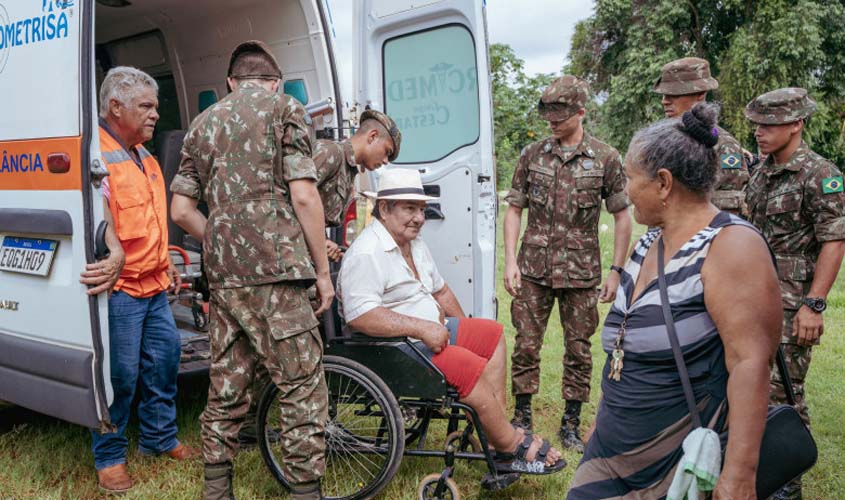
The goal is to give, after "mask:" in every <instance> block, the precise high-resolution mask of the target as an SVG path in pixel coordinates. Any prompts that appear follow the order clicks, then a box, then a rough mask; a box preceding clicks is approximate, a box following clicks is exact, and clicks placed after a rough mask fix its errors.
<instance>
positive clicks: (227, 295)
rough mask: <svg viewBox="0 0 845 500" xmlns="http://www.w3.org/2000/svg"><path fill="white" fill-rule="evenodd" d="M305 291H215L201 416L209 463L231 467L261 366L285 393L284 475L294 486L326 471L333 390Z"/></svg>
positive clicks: (281, 287)
mask: <svg viewBox="0 0 845 500" xmlns="http://www.w3.org/2000/svg"><path fill="white" fill-rule="evenodd" d="M317 325H318V323H317V319H316V317H315V316H314V313H313V311H312V309H311V305H310V303H309V302H308V295H307V292H306V288H304V287H299V286H292V285H290V284H284V283H274V284H270V285H262V286H254V287H243V288H227V289H218V290H212V292H211V317H210V323H209V337H210V341H211V367H210V369H209V376H210V379H211V381H210V385H209V388H208V404H207V406H206V408H205V411H203V413H202V415H201V416H200V423H201V426H202V453H203V460H204V461H205V463H207V464H216V463H222V462H227V461H232V459H233V458H234V456H235V454H236V453H237V449H238V432H239V430H240V428H241V425H242V424H243V421H244V416H245V415H246V414H247V412H248V411H249V409H250V407H251V406H253V403H254V401H253V400H254V399H255V398H256V397H258V396H259V394H258V393H257V392H256V391H255V390H253V385H254V383H255V382H254V378H255V373H256V367H257V366H263V368H264V370H266V373H268V374H269V377H270V379H271V380H272V381H273V383H274V384H276V386H277V387H278V388H279V394H280V396H279V401H280V407H281V413H282V414H281V419H280V427H281V428H280V432H279V433H280V437H281V447H282V450H283V459H284V462H283V463H284V466H283V467H284V468H283V472H284V474H285V477H286V478H288V479H289V480H290V481H291V483H293V484H300V483H309V482H313V481H316V480H319V479H320V477H322V475H323V472H324V471H325V449H326V442H325V424H326V421H327V419H328V408H327V406H328V390H327V388H326V382H325V379H324V376H323V364H322V354H323V352H322V350H323V346H322V341H321V339H320V332H319V329H318V328H317Z"/></svg>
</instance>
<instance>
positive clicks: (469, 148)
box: [354, 0, 497, 318]
mask: <svg viewBox="0 0 845 500" xmlns="http://www.w3.org/2000/svg"><path fill="white" fill-rule="evenodd" d="M355 23H356V26H355V28H354V32H355V36H356V37H357V39H356V43H357V45H356V49H357V61H356V64H355V71H356V75H355V85H356V90H355V100H356V101H357V103H358V105H359V107H362V108H366V107H372V108H375V109H379V110H381V111H384V112H386V113H387V114H388V115H390V116H391V117H392V118H393V119H394V120H395V121H396V124H397V125H398V127H399V129H400V130H401V132H402V148H401V150H400V153H399V157H398V158H397V159H396V161H395V162H394V163H393V165H391V166H390V167H388V168H415V169H418V170H419V171H420V173H421V174H422V179H423V184H424V185H425V188H426V191H427V192H428V194H430V195H435V196H439V198H440V199H439V200H435V201H433V202H430V203H429V206H428V209H427V211H426V219H427V220H426V224H425V226H424V228H423V231H422V238H423V239H424V240H425V241H426V243H427V244H428V246H429V248H430V249H431V252H432V255H433V256H434V259H435V261H436V263H437V266H438V268H439V270H440V272H441V274H442V275H443V277H444V278H445V280H446V282H447V283H448V284H449V286H450V288H452V290H453V291H454V292H455V295H456V296H457V298H458V300H459V301H460V303H461V305H462V306H463V309H464V311H465V312H466V313H467V314H471V315H473V316H476V317H486V318H495V317H496V281H495V280H496V276H495V271H496V258H495V251H496V211H497V200H496V190H495V189H496V178H495V165H494V160H493V114H492V97H491V90H490V75H489V64H488V54H487V28H486V17H485V5H484V2H483V1H482V0H360V1H359V2H356V12H355ZM375 177H376V185H377V177H378V175H377V172H376V175H375Z"/></svg>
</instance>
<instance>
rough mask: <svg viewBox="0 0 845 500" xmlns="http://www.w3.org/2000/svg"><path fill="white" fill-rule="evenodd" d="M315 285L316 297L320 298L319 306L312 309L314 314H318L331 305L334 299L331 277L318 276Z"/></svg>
mask: <svg viewBox="0 0 845 500" xmlns="http://www.w3.org/2000/svg"><path fill="white" fill-rule="evenodd" d="M316 286H317V298H318V299H319V300H320V307H318V308H317V310H316V311H314V314H315V315H317V316H319V315H321V314H323V312H325V311H327V310H328V309H329V307H331V306H332V300H333V299H334V287H333V286H332V279H331V278H330V277H329V276H322V277H319V276H318V277H317V283H316Z"/></svg>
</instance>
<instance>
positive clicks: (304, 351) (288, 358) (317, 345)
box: [276, 328, 323, 380]
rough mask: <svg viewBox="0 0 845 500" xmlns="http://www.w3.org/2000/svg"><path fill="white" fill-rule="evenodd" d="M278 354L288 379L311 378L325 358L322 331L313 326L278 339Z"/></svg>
mask: <svg viewBox="0 0 845 500" xmlns="http://www.w3.org/2000/svg"><path fill="white" fill-rule="evenodd" d="M276 356H277V358H278V363H279V366H280V368H281V370H282V374H284V376H285V377H286V379H287V380H299V379H305V378H310V377H311V375H312V374H313V373H314V371H315V370H317V369H319V368H320V363H321V362H322V360H323V341H322V339H320V331H319V330H318V329H317V328H312V329H310V330H308V331H305V332H299V333H298V334H296V335H294V336H293V337H288V338H285V339H281V340H280V339H276Z"/></svg>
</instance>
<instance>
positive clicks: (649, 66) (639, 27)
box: [567, 0, 845, 166]
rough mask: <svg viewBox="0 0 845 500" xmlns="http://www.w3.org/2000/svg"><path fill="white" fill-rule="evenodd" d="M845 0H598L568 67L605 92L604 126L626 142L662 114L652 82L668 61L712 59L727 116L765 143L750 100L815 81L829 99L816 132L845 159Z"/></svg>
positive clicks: (813, 87) (811, 129)
mask: <svg viewBox="0 0 845 500" xmlns="http://www.w3.org/2000/svg"><path fill="white" fill-rule="evenodd" d="M843 25H845V0H832V1H821V0H766V1H763V2H761V1H754V0H685V1H676V0H653V1H646V0H596V7H595V12H594V14H593V15H592V16H591V17H589V18H588V19H586V20H584V21H581V22H579V23H578V25H577V26H576V30H575V36H574V37H573V40H572V49H571V51H570V54H569V59H570V61H571V62H570V65H569V67H568V68H567V71H568V72H571V73H573V74H576V75H579V76H582V77H584V78H585V79H587V80H588V81H589V82H590V84H591V85H592V87H593V90H594V91H595V92H596V94H597V95H598V97H599V99H598V101H599V104H598V106H597V119H596V126H597V127H598V128H599V131H598V135H599V136H601V137H603V138H606V139H607V140H608V141H609V142H610V143H611V144H613V145H614V146H616V147H617V148H619V149H622V150H624V149H625V148H626V147H627V145H628V142H629V141H630V138H631V136H632V135H633V133H634V132H635V131H636V130H637V129H638V128H640V127H642V126H644V125H646V124H647V123H649V122H652V121H654V120H657V119H659V118H661V117H662V112H661V109H660V105H659V100H658V98H657V96H656V95H655V94H654V93H653V92H652V90H651V89H652V85H653V84H654V82H655V81H656V79H657V78H658V76H659V74H660V68H661V66H662V65H663V64H665V63H667V62H669V61H671V60H673V59H677V58H680V57H686V56H696V57H703V58H705V59H707V60H708V61H710V64H711V70H712V72H713V75H714V76H715V77H716V78H717V79H718V80H719V82H720V88H719V89H718V91H715V92H713V96H711V99H715V100H717V101H720V102H721V103H722V123H723V125H724V126H725V128H726V129H728V130H730V131H731V132H732V133H733V134H734V135H735V136H736V137H737V139H739V140H740V142H742V143H743V145H744V146H745V147H746V148H748V149H751V150H755V149H756V145H755V143H754V138H753V130H752V127H751V124H750V123H749V122H748V121H747V120H746V119H745V117H744V115H743V109H744V108H745V105H746V104H747V103H748V102H749V101H750V100H751V99H753V98H754V97H755V96H757V95H760V94H762V93H764V92H767V91H769V90H773V89H776V88H780V87H788V86H801V87H805V88H806V89H807V90H808V91H809V92H810V94H811V96H812V97H813V98H814V99H815V100H816V101H817V102H818V104H819V109H818V111H817V113H816V114H815V115H814V117H813V118H812V119H811V120H810V121H809V123H808V126H807V129H806V130H807V132H806V138H807V140H808V142H809V143H810V145H811V146H812V147H813V148H814V149H815V150H816V151H818V152H819V153H821V154H822V155H824V156H826V157H827V158H829V159H831V160H833V161H834V162H836V163H837V164H838V165H840V166H841V165H842V163H843V161H845V148H843V126H844V125H845V122H843V120H845V30H843V29H842V26H843Z"/></svg>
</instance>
